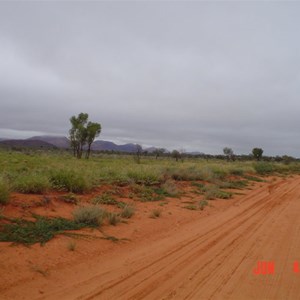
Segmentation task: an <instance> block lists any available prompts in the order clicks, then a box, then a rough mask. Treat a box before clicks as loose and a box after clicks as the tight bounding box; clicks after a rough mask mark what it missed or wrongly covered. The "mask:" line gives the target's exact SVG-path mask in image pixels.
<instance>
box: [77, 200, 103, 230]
mask: <svg viewBox="0 0 300 300" xmlns="http://www.w3.org/2000/svg"><path fill="white" fill-rule="evenodd" d="M105 215H106V211H105V210H104V209H102V208H100V207H99V206H96V205H91V206H82V207H77V208H76V209H75V210H74V211H73V217H74V221H75V222H76V223H78V224H85V225H87V226H101V225H102V223H103V219H104V217H105Z"/></svg>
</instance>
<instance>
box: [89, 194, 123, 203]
mask: <svg viewBox="0 0 300 300" xmlns="http://www.w3.org/2000/svg"><path fill="white" fill-rule="evenodd" d="M92 203H93V204H107V205H118V203H119V202H118V201H117V200H115V199H114V198H113V197H112V196H111V194H109V193H104V194H102V195H100V196H97V197H95V198H94V199H92Z"/></svg>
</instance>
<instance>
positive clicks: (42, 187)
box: [13, 174, 51, 194]
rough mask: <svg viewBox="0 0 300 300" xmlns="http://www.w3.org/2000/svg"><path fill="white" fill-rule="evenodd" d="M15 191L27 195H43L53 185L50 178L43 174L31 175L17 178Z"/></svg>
mask: <svg viewBox="0 0 300 300" xmlns="http://www.w3.org/2000/svg"><path fill="white" fill-rule="evenodd" d="M13 186H14V190H15V191H17V192H20V193H25V194H42V193H45V192H46V191H47V190H49V189H50V187H51V184H50V182H49V179H48V177H46V176H44V175H41V174H29V175H26V176H25V175H23V176H20V177H17V178H16V180H15V182H14V184H13Z"/></svg>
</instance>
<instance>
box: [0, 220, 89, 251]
mask: <svg viewBox="0 0 300 300" xmlns="http://www.w3.org/2000/svg"><path fill="white" fill-rule="evenodd" d="M34 217H35V218H36V221H35V222H33V221H27V220H22V219H12V220H9V221H10V222H11V223H9V224H3V225H1V226H0V241H2V242H14V243H22V244H29V245H30V244H35V243H41V244H44V243H46V242H47V241H49V240H50V239H52V238H53V237H54V236H55V235H57V234H60V233H62V232H63V231H64V230H76V229H80V228H82V227H83V226H84V225H83V224H78V223H75V222H74V221H72V220H67V219H64V218H46V217H42V216H34Z"/></svg>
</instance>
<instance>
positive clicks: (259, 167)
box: [253, 162, 274, 175]
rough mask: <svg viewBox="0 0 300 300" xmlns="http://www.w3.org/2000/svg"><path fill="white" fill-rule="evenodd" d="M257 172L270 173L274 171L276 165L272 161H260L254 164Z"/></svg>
mask: <svg viewBox="0 0 300 300" xmlns="http://www.w3.org/2000/svg"><path fill="white" fill-rule="evenodd" d="M253 167H254V169H255V171H256V173H258V174H261V175H265V174H270V173H272V172H274V166H273V164H271V163H268V162H258V163H256V164H254V165H253Z"/></svg>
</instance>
